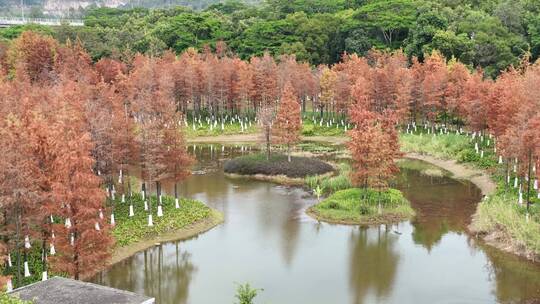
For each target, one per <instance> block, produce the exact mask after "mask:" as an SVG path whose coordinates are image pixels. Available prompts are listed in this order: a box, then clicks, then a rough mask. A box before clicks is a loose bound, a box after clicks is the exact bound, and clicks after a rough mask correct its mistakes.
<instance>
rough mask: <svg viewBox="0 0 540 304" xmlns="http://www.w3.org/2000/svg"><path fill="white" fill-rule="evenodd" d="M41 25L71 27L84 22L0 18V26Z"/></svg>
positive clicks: (76, 20) (74, 20) (77, 20)
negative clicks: (65, 25) (64, 25)
mask: <svg viewBox="0 0 540 304" xmlns="http://www.w3.org/2000/svg"><path fill="white" fill-rule="evenodd" d="M30 23H33V24H41V25H53V26H59V25H62V24H68V25H71V26H83V25H84V22H83V21H82V20H80V19H46V18H21V17H0V25H24V24H30Z"/></svg>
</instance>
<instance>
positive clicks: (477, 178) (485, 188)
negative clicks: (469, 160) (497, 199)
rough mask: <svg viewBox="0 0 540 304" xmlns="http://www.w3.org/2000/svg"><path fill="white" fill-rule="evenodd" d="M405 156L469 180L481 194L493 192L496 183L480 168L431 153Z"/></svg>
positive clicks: (454, 176)
mask: <svg viewBox="0 0 540 304" xmlns="http://www.w3.org/2000/svg"><path fill="white" fill-rule="evenodd" d="M405 156H406V157H407V158H413V159H419V160H422V161H425V162H428V163H430V164H433V165H435V166H437V167H441V168H443V169H445V170H447V171H450V172H451V173H452V174H453V176H452V177H453V178H456V179H466V180H470V181H471V182H472V183H473V184H475V185H476V186H477V187H478V188H480V190H481V191H482V194H483V195H489V194H491V193H493V192H495V189H496V188H497V185H496V184H495V182H493V180H492V179H491V177H490V176H489V175H488V174H487V173H486V172H484V171H483V170H481V169H476V168H472V167H470V166H467V165H465V164H460V163H458V162H456V161H455V160H445V159H440V158H436V157H434V156H431V155H425V154H418V153H407V154H406V155H405Z"/></svg>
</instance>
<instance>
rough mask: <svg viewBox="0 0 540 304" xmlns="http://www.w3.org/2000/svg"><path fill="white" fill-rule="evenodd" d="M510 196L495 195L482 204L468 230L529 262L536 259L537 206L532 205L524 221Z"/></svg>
mask: <svg viewBox="0 0 540 304" xmlns="http://www.w3.org/2000/svg"><path fill="white" fill-rule="evenodd" d="M526 213H527V211H526V208H525V207H524V206H519V205H518V204H516V198H515V196H514V195H508V194H503V193H498V194H496V195H493V196H491V197H488V198H487V199H485V200H483V201H482V202H481V203H480V204H479V205H478V209H477V210H476V214H475V215H474V219H473V222H472V224H471V226H470V228H471V230H472V231H473V232H476V233H479V234H483V235H484V236H485V239H486V240H487V241H488V242H489V243H493V244H495V245H496V246H497V247H504V248H505V249H506V250H507V251H511V252H513V253H516V254H518V255H522V256H525V257H528V258H531V259H534V258H538V257H540V233H538V232H539V231H540V206H537V204H535V205H533V206H532V207H531V210H530V214H529V216H528V219H527V215H526Z"/></svg>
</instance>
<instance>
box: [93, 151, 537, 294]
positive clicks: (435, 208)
mask: <svg viewBox="0 0 540 304" xmlns="http://www.w3.org/2000/svg"><path fill="white" fill-rule="evenodd" d="M190 150H191V151H192V152H193V151H194V149H193V147H191V148H190ZM194 153H195V154H196V155H197V159H198V166H199V169H200V170H205V172H206V174H201V175H193V176H191V177H189V178H188V179H187V180H186V181H185V182H183V183H182V185H181V187H180V189H181V194H182V195H184V196H187V197H191V198H194V199H198V200H201V201H203V202H205V203H206V204H208V205H209V206H210V207H212V208H215V209H218V210H219V211H221V212H223V213H224V216H225V222H224V223H223V224H222V225H220V226H218V227H216V228H214V229H212V230H210V231H208V232H206V233H203V234H201V235H199V236H197V237H195V238H192V239H190V240H186V241H179V242H171V243H164V244H161V245H159V246H155V247H153V248H150V249H148V250H145V251H142V252H139V253H137V254H135V255H134V256H132V257H131V258H129V259H127V260H124V261H122V262H120V263H118V264H116V265H113V266H112V267H111V268H110V269H109V270H107V271H105V272H103V273H101V274H99V275H98V276H97V277H96V278H94V281H95V282H97V283H99V284H103V285H107V286H112V287H115V288H120V289H125V290H130V291H134V292H137V293H141V294H145V295H148V296H153V297H155V298H156V300H157V303H162V304H165V303H180V304H183V303H192V304H204V303H208V304H217V303H235V302H236V300H235V299H234V294H235V289H236V286H237V284H238V283H245V282H249V283H250V284H251V285H252V286H254V287H257V288H263V289H264V290H263V291H262V292H260V294H259V296H258V297H257V298H256V303H274V304H289V303H290V304H292V303H294V304H298V303H310V304H319V303H320V304H323V303H324V304H327V303H352V304H356V303H494V302H501V303H522V302H529V301H530V303H537V302H535V299H536V300H537V301H538V300H539V299H540V266H539V265H538V264H533V263H529V262H526V261H524V260H521V259H519V258H516V257H513V256H510V255H507V254H504V253H501V252H499V251H497V250H494V249H492V248H490V247H487V246H485V245H483V244H481V243H479V242H478V241H477V240H475V239H474V238H472V237H471V236H469V235H467V234H466V233H465V232H464V231H465V228H466V226H467V225H468V223H469V221H470V217H471V215H472V214H473V213H474V210H475V208H476V203H477V202H478V201H479V200H480V198H481V194H480V192H479V190H478V189H477V188H476V187H475V186H474V185H472V184H471V183H469V182H463V181H456V180H453V179H450V178H448V177H430V176H426V175H423V174H422V173H421V171H418V170H413V169H411V168H410V167H414V165H424V164H422V163H420V162H418V161H411V162H412V163H410V164H412V165H413V166H406V167H407V169H402V170H401V173H400V176H399V178H398V179H397V184H396V187H398V188H399V189H401V190H402V191H403V192H404V194H405V196H406V197H407V198H408V199H409V200H410V201H411V202H412V205H413V207H414V209H415V210H416V212H417V214H418V215H417V217H416V218H415V219H414V220H412V221H410V222H409V221H407V222H403V223H401V224H398V225H392V226H386V225H381V226H378V227H371V228H360V227H355V226H338V225H330V224H325V223H318V222H316V221H315V220H313V219H311V218H310V217H308V216H306V215H305V213H304V210H305V209H306V208H307V207H308V206H310V205H311V204H313V203H314V202H315V201H314V199H313V198H312V197H311V196H310V195H309V193H307V192H306V191H304V190H302V189H299V188H289V187H283V186H278V185H274V184H271V183H266V182H256V181H250V180H236V179H235V180H232V179H228V178H226V177H225V176H224V175H223V170H222V169H221V166H222V164H223V161H224V160H225V159H227V158H230V157H232V156H234V155H237V154H242V153H249V151H248V149H247V148H240V147H224V148H222V147H221V146H219V145H212V148H210V147H209V146H204V147H200V146H199V147H196V148H195V152H194ZM170 187H171V185H165V187H164V188H166V189H167V188H169V191H170Z"/></svg>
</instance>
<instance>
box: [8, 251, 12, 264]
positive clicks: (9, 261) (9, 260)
mask: <svg viewBox="0 0 540 304" xmlns="http://www.w3.org/2000/svg"><path fill="white" fill-rule="evenodd" d="M8 266H9V267H13V264H12V263H11V254H9V253H8Z"/></svg>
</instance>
